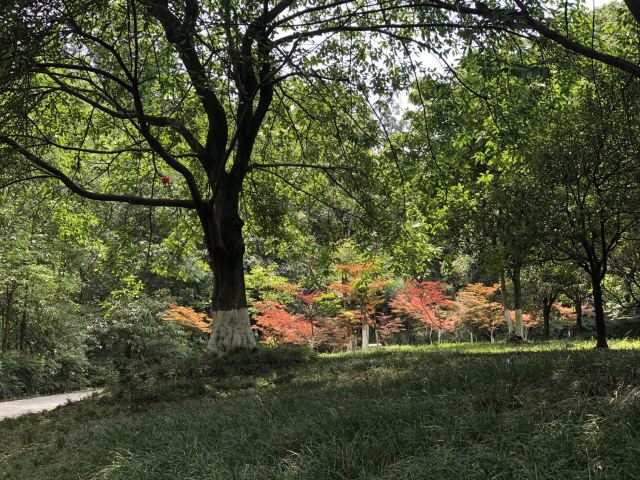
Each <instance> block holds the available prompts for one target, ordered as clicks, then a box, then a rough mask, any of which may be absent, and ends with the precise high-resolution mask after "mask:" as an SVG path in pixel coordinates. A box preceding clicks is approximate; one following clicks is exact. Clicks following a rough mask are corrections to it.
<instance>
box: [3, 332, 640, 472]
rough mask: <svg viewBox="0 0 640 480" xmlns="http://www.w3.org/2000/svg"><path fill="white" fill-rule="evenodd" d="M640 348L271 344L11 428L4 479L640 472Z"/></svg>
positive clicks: (7, 425) (7, 426)
mask: <svg viewBox="0 0 640 480" xmlns="http://www.w3.org/2000/svg"><path fill="white" fill-rule="evenodd" d="M639 346H640V345H639V344H638V342H635V341H633V342H632V341H615V342H611V350H609V351H595V350H593V348H592V344H591V343H590V342H560V341H554V342H552V343H547V344H545V345H541V346H522V345H512V344H505V343H495V344H490V343H476V344H473V345H471V344H465V345H454V344H447V345H441V346H436V345H434V346H424V347H389V348H385V349H381V350H372V351H367V352H353V353H343V354H321V355H317V354H311V353H310V352H309V350H306V349H301V348H282V347H277V348H261V349H260V350H259V351H258V352H257V354H256V355H253V356H248V355H242V354H239V356H238V357H235V358H234V357H230V358H227V359H225V360H216V359H214V358H208V359H207V360H206V361H204V362H202V361H198V362H197V364H199V365H200V368H199V369H197V370H190V372H191V375H190V376H189V379H188V380H187V379H186V378H185V377H184V375H183V374H184V373H185V372H186V371H187V370H188V369H193V368H194V366H193V365H191V366H188V365H187V364H175V365H174V366H173V367H172V368H173V370H172V369H165V370H163V371H161V372H160V371H156V372H154V373H149V376H148V378H147V380H146V381H148V382H149V383H147V384H146V385H145V387H144V388H140V387H141V385H140V384H138V385H137V387H136V388H134V389H128V388H127V389H125V390H123V391H121V392H113V393H108V394H105V395H103V396H101V397H99V398H96V399H92V400H89V401H86V402H81V403H78V404H72V405H69V406H65V407H61V408H58V409H57V410H55V411H53V412H50V413H44V414H33V415H28V416H26V417H23V418H20V419H16V420H5V421H4V422H2V423H0V478H2V479H7V480H8V479H36V478H41V479H44V478H56V479H61V480H63V479H71V478H92V479H105V480H107V479H109V480H115V479H122V480H125V479H126V480H129V479H133V478H136V479H176V480H182V479H194V478H211V479H221V480H222V479H225V480H226V479H239V480H240V479H243V480H244V479H333V478H335V479H339V478H345V479H346V478H349V479H357V478H361V479H432V478H438V479H440V478H442V479H449V478H450V479H485V478H503V479H519V478H522V479H524V478H527V479H529V478H540V479H543V478H546V479H555V478H566V479H571V478H575V479H583V478H612V479H613V478H636V477H638V476H639V475H640V465H638V462H637V455H638V454H639V453H640V451H639V449H640V447H639V445H640V442H639V441H638V440H639V439H638V435H639V433H638V432H640V423H639V422H640V420H639V419H640V415H639V413H640V369H639V368H638V365H640V353H639V351H638V347H639ZM185 369H187V370H185ZM151 378H153V379H154V380H153V382H151V381H150V379H151ZM138 381H139V382H144V380H142V379H138ZM187 381H188V382H190V386H189V387H186V385H185V382H187Z"/></svg>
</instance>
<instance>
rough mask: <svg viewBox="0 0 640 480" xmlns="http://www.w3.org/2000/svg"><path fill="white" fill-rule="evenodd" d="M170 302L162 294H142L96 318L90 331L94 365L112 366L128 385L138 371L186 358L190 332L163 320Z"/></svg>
mask: <svg viewBox="0 0 640 480" xmlns="http://www.w3.org/2000/svg"><path fill="white" fill-rule="evenodd" d="M169 301H170V300H169V299H168V298H163V294H162V293H158V294H156V295H153V296H150V295H146V294H139V295H138V296H136V297H133V298H124V299H119V300H117V301H115V302H114V303H111V304H110V305H109V306H108V309H107V310H106V312H104V313H103V312H100V313H97V314H95V315H94V321H93V322H92V324H91V326H90V330H89V337H90V340H89V343H90V345H89V356H90V358H91V360H92V362H93V363H95V364H96V365H101V366H102V367H101V368H102V369H104V368H105V367H107V366H110V367H111V368H112V369H113V370H114V371H115V372H116V373H117V375H118V378H119V381H120V382H123V383H127V382H130V381H132V376H135V375H136V373H135V372H137V371H142V370H144V369H146V368H148V367H149V366H151V365H157V364H160V363H162V362H164V361H167V360H170V359H176V358H184V357H186V356H187V355H188V354H189V353H190V352H191V348H190V346H189V342H188V338H187V337H188V335H187V332H186V331H185V330H184V329H183V328H181V327H180V326H179V325H177V324H175V323H172V322H167V321H165V320H164V319H163V316H164V313H165V311H166V309H167V306H168V304H169ZM105 373H106V372H104V370H102V373H101V374H102V375H104V374H105Z"/></svg>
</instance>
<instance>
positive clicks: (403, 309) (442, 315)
mask: <svg viewBox="0 0 640 480" xmlns="http://www.w3.org/2000/svg"><path fill="white" fill-rule="evenodd" d="M446 288H447V287H446V285H445V284H444V283H442V282H413V281H412V282H407V283H406V284H405V287H404V288H403V289H402V290H400V291H399V292H398V294H397V295H396V298H395V299H393V300H392V301H391V310H392V311H393V312H394V313H396V314H398V315H406V316H408V317H411V318H414V319H416V320H418V321H420V322H421V323H422V324H423V325H425V327H427V328H428V329H429V332H431V331H432V330H435V331H437V332H438V343H440V341H441V338H442V332H451V331H453V328H454V326H455V323H456V320H455V318H454V317H452V316H450V315H448V314H447V311H448V310H450V309H451V308H452V307H453V302H452V301H451V297H450V296H449V295H447V293H446Z"/></svg>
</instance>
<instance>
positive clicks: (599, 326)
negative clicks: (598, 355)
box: [591, 272, 609, 348]
mask: <svg viewBox="0 0 640 480" xmlns="http://www.w3.org/2000/svg"><path fill="white" fill-rule="evenodd" d="M591 287H592V291H593V306H594V307H595V313H596V348H609V345H608V344H607V332H606V327H605V323H604V302H603V300H602V279H601V277H600V274H599V272H596V273H595V274H594V275H592V276H591Z"/></svg>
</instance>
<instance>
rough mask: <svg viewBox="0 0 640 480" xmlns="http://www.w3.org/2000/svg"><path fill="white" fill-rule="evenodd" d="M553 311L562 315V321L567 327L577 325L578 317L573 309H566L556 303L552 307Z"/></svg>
mask: <svg viewBox="0 0 640 480" xmlns="http://www.w3.org/2000/svg"><path fill="white" fill-rule="evenodd" d="M552 307H553V309H554V310H555V311H556V312H558V313H559V314H560V316H561V317H562V321H563V323H564V324H565V325H573V324H574V323H576V319H577V318H578V316H577V315H576V311H575V310H574V309H573V308H571V307H565V306H564V305H562V304H560V303H557V302H556V303H554V304H553V305H552Z"/></svg>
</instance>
